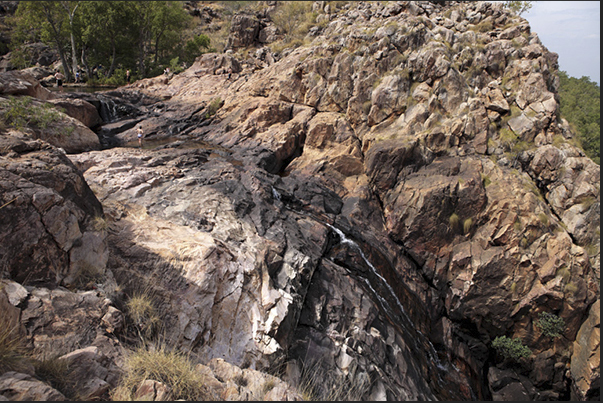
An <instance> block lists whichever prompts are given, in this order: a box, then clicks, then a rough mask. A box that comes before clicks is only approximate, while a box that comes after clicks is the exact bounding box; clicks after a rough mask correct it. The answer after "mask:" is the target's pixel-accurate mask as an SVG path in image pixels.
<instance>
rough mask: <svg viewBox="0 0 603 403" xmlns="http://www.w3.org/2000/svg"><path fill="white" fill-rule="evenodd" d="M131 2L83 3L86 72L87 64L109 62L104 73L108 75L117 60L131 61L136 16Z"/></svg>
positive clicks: (110, 73) (83, 39)
mask: <svg viewBox="0 0 603 403" xmlns="http://www.w3.org/2000/svg"><path fill="white" fill-rule="evenodd" d="M133 3H134V2H131V1H86V2H83V4H82V26H83V30H82V35H81V47H82V57H81V61H82V64H83V65H84V66H85V68H86V71H87V74H88V76H90V75H91V68H90V64H92V65H99V64H103V63H105V64H108V66H109V67H108V69H107V71H106V76H107V77H111V75H113V72H114V71H115V68H116V66H117V64H118V63H120V62H121V63H124V64H128V65H130V64H133V63H132V62H131V61H132V60H133V58H132V56H131V54H132V43H134V42H133V40H132V36H133V35H134V34H135V32H134V29H133V24H132V20H134V19H135V18H136V10H135V8H134V4H133Z"/></svg>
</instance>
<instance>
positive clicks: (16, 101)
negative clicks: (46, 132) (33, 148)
mask: <svg viewBox="0 0 603 403" xmlns="http://www.w3.org/2000/svg"><path fill="white" fill-rule="evenodd" d="M0 120H2V122H3V123H4V124H6V125H7V126H12V127H14V128H15V129H17V130H22V129H23V128H25V127H35V128H38V129H46V128H48V127H49V126H50V125H51V124H52V123H55V122H58V121H59V120H61V114H60V113H59V111H58V110H57V109H56V108H55V107H54V105H52V104H50V103H44V104H42V105H34V104H33V102H32V98H31V97H29V96H21V97H13V96H9V98H8V100H7V101H3V102H0Z"/></svg>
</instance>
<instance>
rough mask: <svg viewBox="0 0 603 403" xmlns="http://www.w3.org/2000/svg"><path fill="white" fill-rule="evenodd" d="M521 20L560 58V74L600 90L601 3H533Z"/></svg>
mask: <svg viewBox="0 0 603 403" xmlns="http://www.w3.org/2000/svg"><path fill="white" fill-rule="evenodd" d="M521 16H522V17H523V18H525V19H526V20H528V22H529V23H530V27H531V28H532V32H536V33H537V34H538V37H539V38H540V41H541V42H542V44H543V45H544V46H546V48H547V49H548V50H549V51H550V52H555V53H557V54H559V70H563V71H565V72H567V74H568V75H570V76H572V77H577V78H580V77H582V76H587V77H590V80H591V81H594V82H596V83H597V84H599V86H601V74H600V73H601V51H600V46H601V2H600V1H534V2H533V5H532V8H531V9H530V10H529V12H527V13H523V14H522V15H521Z"/></svg>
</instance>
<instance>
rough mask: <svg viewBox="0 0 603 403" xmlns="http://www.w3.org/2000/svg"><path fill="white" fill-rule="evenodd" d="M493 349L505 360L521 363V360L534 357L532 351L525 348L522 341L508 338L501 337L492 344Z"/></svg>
mask: <svg viewBox="0 0 603 403" xmlns="http://www.w3.org/2000/svg"><path fill="white" fill-rule="evenodd" d="M492 347H494V349H496V351H497V352H498V353H499V354H500V355H502V356H503V357H504V358H508V359H511V360H513V361H519V360H520V359H521V358H528V357H529V356H530V355H532V350H530V348H529V347H527V346H524V345H523V344H522V343H521V340H520V339H518V338H517V339H510V338H508V337H507V336H499V337H497V338H495V339H494V341H493V342H492Z"/></svg>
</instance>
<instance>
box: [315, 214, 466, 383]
mask: <svg viewBox="0 0 603 403" xmlns="http://www.w3.org/2000/svg"><path fill="white" fill-rule="evenodd" d="M325 225H326V226H327V227H329V228H330V229H332V230H333V231H334V232H335V233H336V234H337V235H338V236H339V239H340V243H342V244H346V245H349V246H350V247H351V248H352V249H353V250H354V251H356V252H357V253H358V254H359V256H360V257H361V258H362V260H363V261H364V263H365V264H366V265H367V266H368V267H369V269H370V270H371V273H372V274H373V275H374V276H375V279H377V280H378V281H379V283H380V285H382V286H383V289H384V290H386V291H387V294H388V295H387V297H389V298H390V300H393V301H394V302H395V305H396V307H397V308H398V310H399V312H400V315H397V314H396V313H395V310H394V309H392V306H391V305H390V304H389V302H388V301H387V299H386V298H384V297H383V296H382V295H380V294H379V293H378V292H377V290H375V287H373V285H372V284H371V282H370V281H369V279H368V278H365V277H364V276H362V275H361V273H358V272H357V273H354V274H355V275H356V276H358V277H359V278H361V279H362V281H363V282H364V283H365V284H366V285H367V286H368V287H369V289H370V290H371V292H372V293H373V294H374V295H375V296H376V298H377V299H378V300H379V302H380V304H381V306H382V307H383V309H384V311H385V312H386V313H387V314H388V316H390V318H392V319H395V318H399V319H400V322H401V324H402V327H403V329H404V330H406V331H407V335H408V336H409V337H408V339H407V340H409V341H411V342H414V343H415V348H416V349H417V350H418V351H421V350H422V351H425V352H426V353H427V355H428V356H429V359H430V360H431V362H433V363H434V364H435V366H436V367H437V368H438V369H439V370H440V371H449V370H451V368H450V367H449V366H448V365H445V364H443V363H442V362H441V361H440V359H439V358H438V355H437V352H436V350H435V347H434V346H433V344H432V343H431V341H430V340H429V339H428V338H427V336H425V335H424V334H423V333H422V332H421V331H420V330H419V329H417V328H416V327H415V326H414V324H413V322H412V321H411V320H410V318H409V317H408V315H407V313H406V311H405V309H404V306H403V305H402V303H401V302H400V300H399V299H398V297H397V296H396V293H395V292H394V290H393V289H392V287H391V286H390V285H389V284H388V282H387V280H386V279H385V278H384V277H383V276H381V275H380V274H379V273H378V272H377V269H376V268H375V266H373V264H372V263H371V262H370V261H369V260H368V259H367V258H366V256H365V254H364V252H363V251H362V249H361V248H360V246H359V245H358V244H357V243H356V242H354V241H353V240H351V239H349V238H347V237H346V236H345V234H344V233H343V232H342V231H341V230H340V229H339V228H336V227H334V226H332V225H330V224H328V223H325ZM412 332H416V333H417V334H418V336H419V337H416V336H417V335H413V334H411V333H412ZM451 366H452V367H453V368H452V369H453V370H455V371H457V372H458V369H457V368H455V367H454V366H453V365H451ZM437 375H438V378H439V380H440V381H443V380H442V378H441V375H440V374H439V373H438V374H437Z"/></svg>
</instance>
